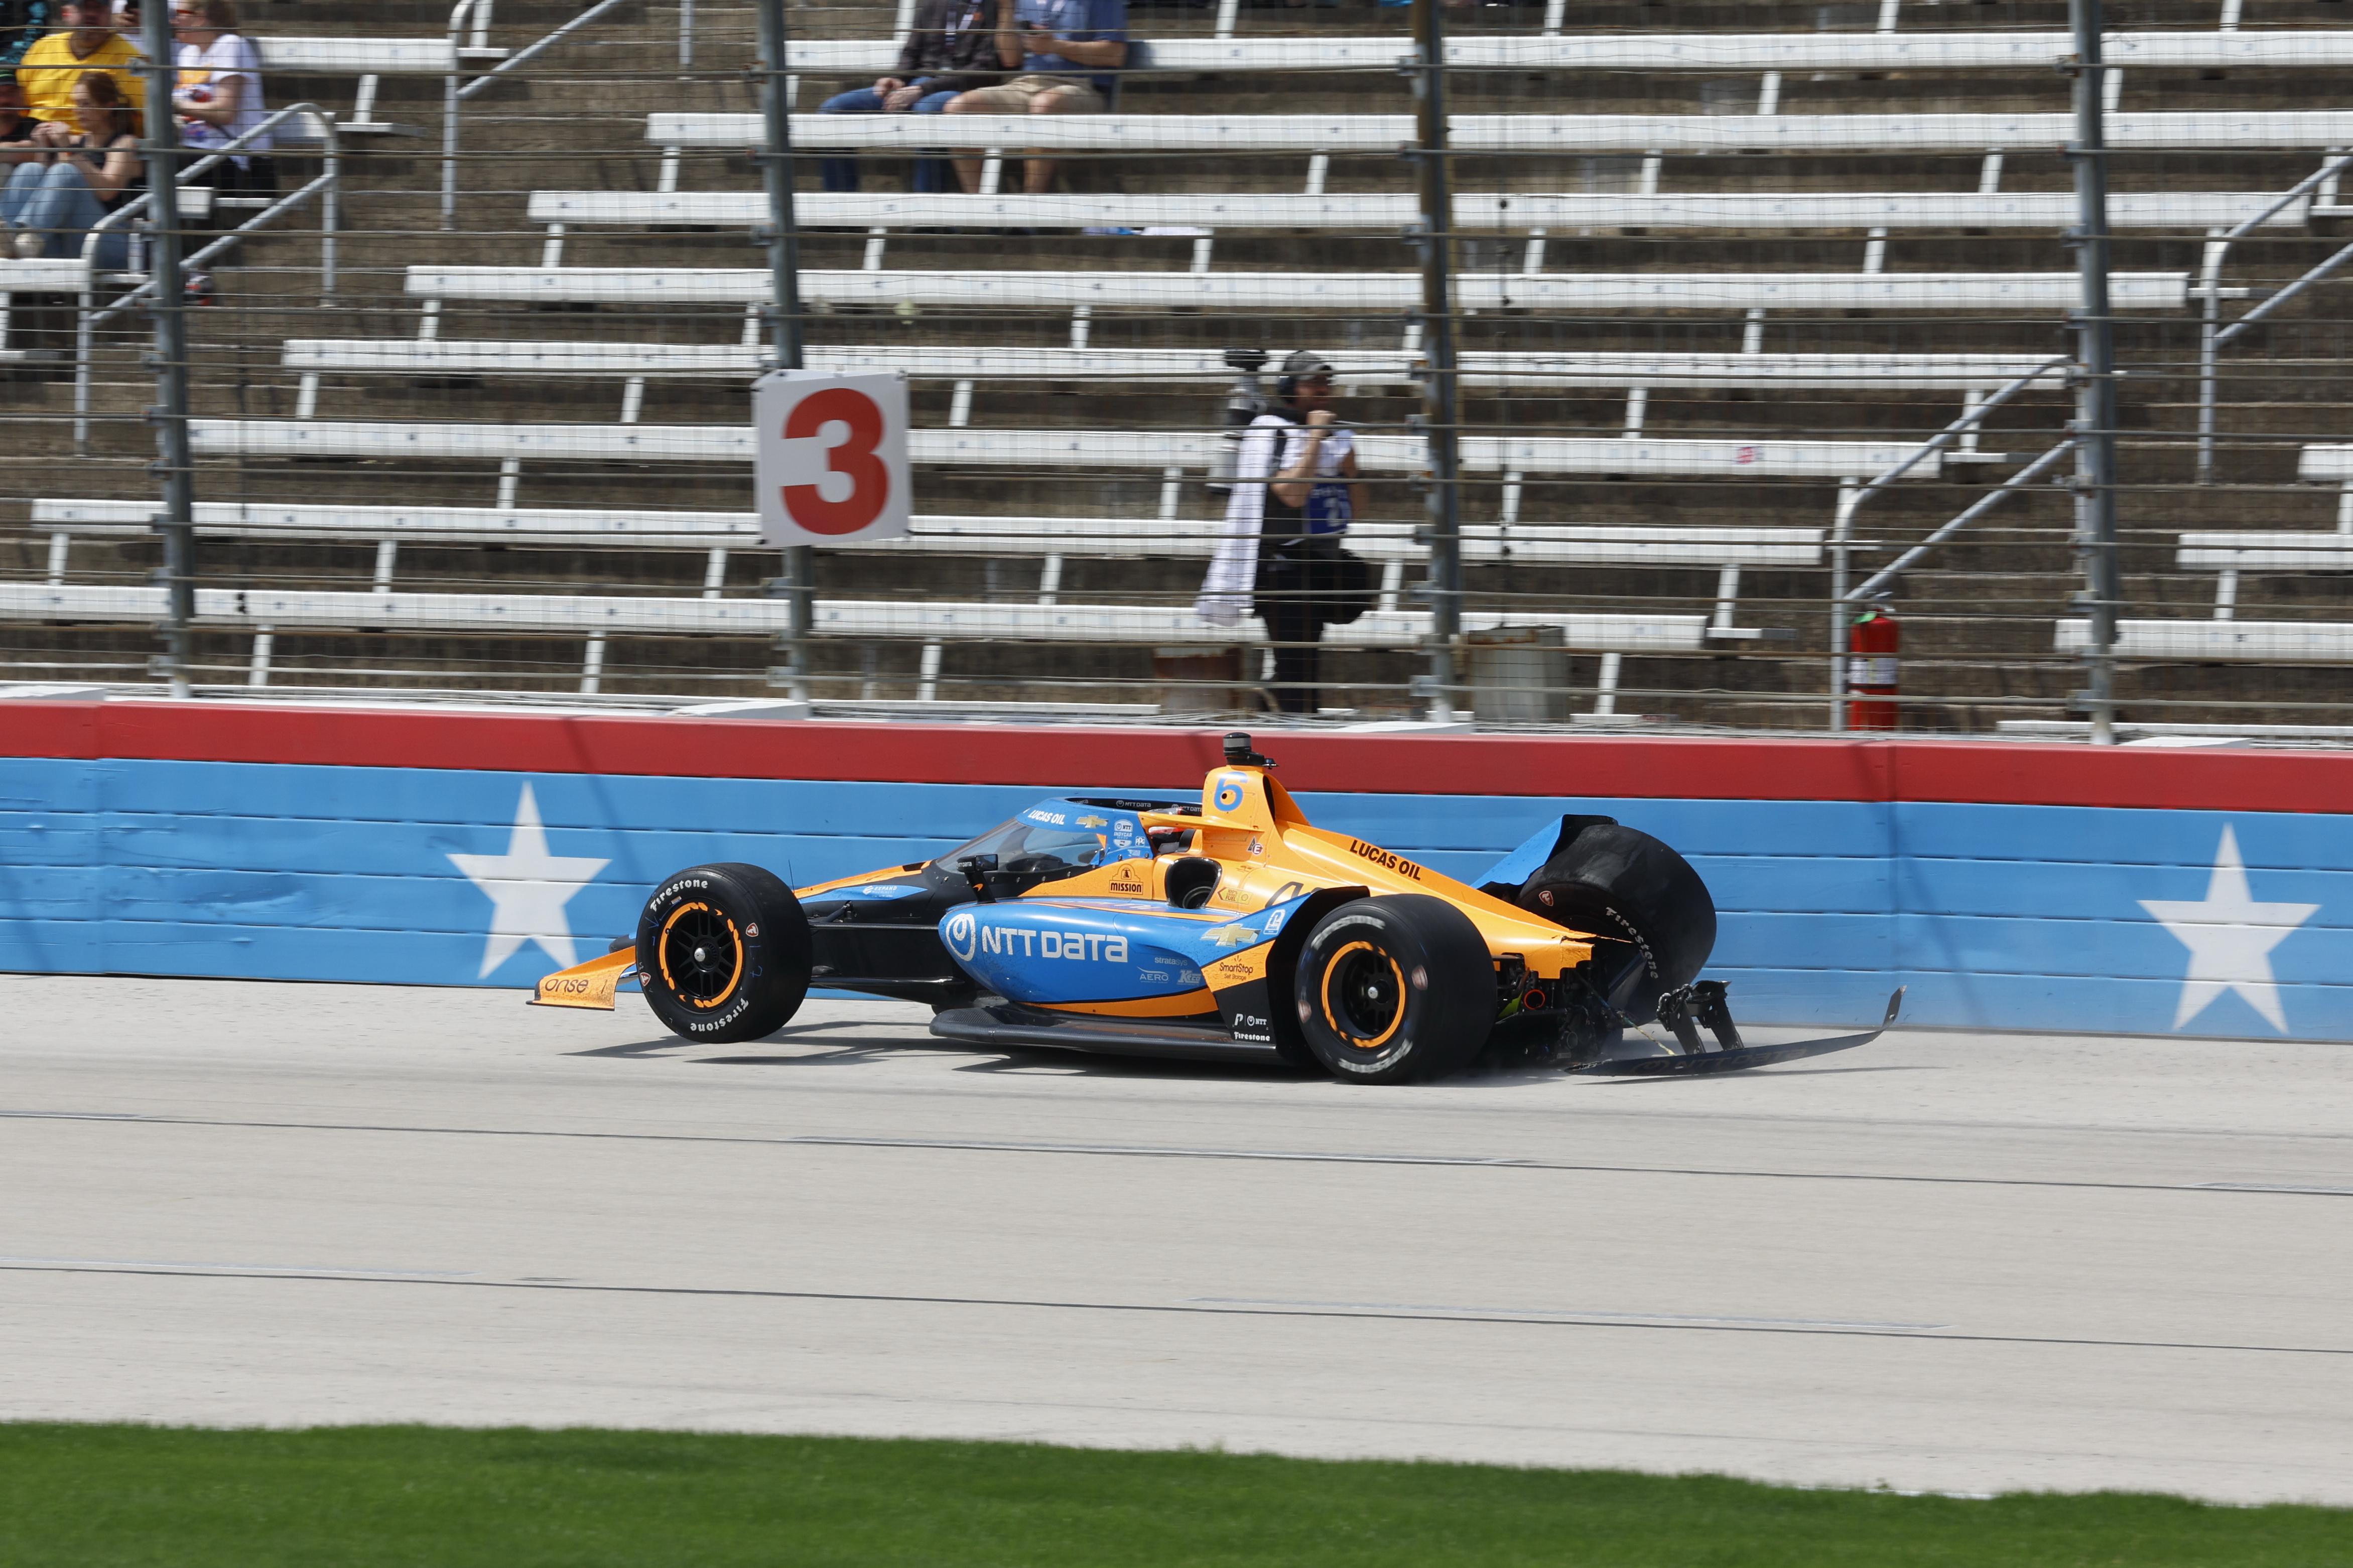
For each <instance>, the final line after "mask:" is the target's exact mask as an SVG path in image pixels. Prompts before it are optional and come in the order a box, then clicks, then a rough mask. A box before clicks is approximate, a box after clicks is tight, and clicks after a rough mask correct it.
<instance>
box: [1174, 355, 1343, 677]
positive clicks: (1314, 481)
mask: <svg viewBox="0 0 2353 1568" xmlns="http://www.w3.org/2000/svg"><path fill="white" fill-rule="evenodd" d="M1274 390H1275V395H1276V397H1277V398H1278V399H1280V401H1279V402H1278V403H1277V404H1276V405H1275V406H1273V407H1271V408H1270V409H1268V410H1267V411H1266V412H1265V413H1263V414H1261V415H1260V416H1258V417H1257V418H1255V419H1253V420H1251V421H1250V428H1249V430H1248V431H1247V432H1246V433H1245V434H1244V435H1243V437H1242V449H1241V451H1240V454H1239V455H1238V456H1237V457H1236V458H1235V462H1234V475H1235V483H1234V489H1233V498H1232V500H1229V501H1228V502H1227V504H1226V527H1225V534H1224V537H1223V539H1222V540H1221V541H1220V542H1219V546H1218V553H1217V555H1216V557H1215V558H1214V559H1212V560H1211V561H1210V563H1209V574H1208V578H1207V579H1206V580H1205V581H1204V582H1203V583H1202V584H1201V595H1200V597H1199V598H1198V600H1197V601H1195V604H1194V611H1195V613H1196V614H1198V615H1199V616H1201V618H1202V619H1204V620H1207V621H1212V622H1215V623H1217V624H1219V625H1220V626H1232V625H1235V624H1236V623H1238V622H1239V621H1240V619H1241V618H1242V616H1243V615H1244V614H1245V608H1244V606H1245V605H1247V606H1249V608H1248V612H1247V613H1250V614H1253V615H1256V616H1258V617H1259V618H1260V619H1261V620H1263V621H1264V622H1265V623H1266V636H1267V640H1268V642H1270V643H1271V644H1272V645H1273V647H1274V679H1275V694H1274V702H1275V707H1276V708H1277V709H1279V710H1282V712H1285V713H1314V711H1315V710H1316V709H1317V707H1318V706H1320V704H1321V700H1322V694H1321V693H1320V692H1318V691H1317V690H1316V689H1315V682H1316V677H1317V673H1318V668H1317V667H1318V664H1319V662H1320V660H1319V657H1318V651H1317V648H1316V644H1317V643H1319V642H1320V641H1322V640H1323V637H1324V627H1325V626H1345V625H1346V624H1347V623H1348V622H1350V621H1353V620H1355V619H1356V617H1357V616H1361V615H1363V614H1364V613H1365V611H1366V609H1367V608H1369V607H1370V605H1371V603H1372V574H1371V569H1370V568H1368V567H1367V566H1366V564H1365V563H1363V562H1362V561H1360V560H1358V559H1357V558H1356V556H1354V555H1351V554H1349V553H1348V552H1346V551H1345V550H1343V549H1341V548H1340V538H1341V535H1343V534H1344V533H1345V532H1346V531H1347V528H1348V523H1349V521H1350V520H1351V519H1353V518H1354V517H1355V516H1356V513H1357V512H1358V511H1360V510H1362V509H1363V505H1364V488H1365V487H1364V486H1363V485H1362V484H1360V483H1358V482H1356V438H1355V437H1353V436H1352V435H1350V434H1349V432H1348V431H1347V429H1346V428H1345V427H1344V426H1341V425H1339V423H1338V422H1337V420H1336V419H1335V417H1334V416H1333V413H1332V365H1331V363H1330V362H1329V361H1327V360H1326V359H1324V356H1323V355H1321V354H1319V353H1315V352H1314V350H1313V349H1301V350H1299V351H1297V352H1296V353H1293V354H1292V355H1291V357H1290V358H1288V359H1286V360H1284V361H1283V362H1282V376H1281V377H1280V378H1279V379H1278V380H1277V381H1276V382H1275V384H1274ZM1254 480H1255V481H1258V482H1255V483H1253V482H1251V481H1254Z"/></svg>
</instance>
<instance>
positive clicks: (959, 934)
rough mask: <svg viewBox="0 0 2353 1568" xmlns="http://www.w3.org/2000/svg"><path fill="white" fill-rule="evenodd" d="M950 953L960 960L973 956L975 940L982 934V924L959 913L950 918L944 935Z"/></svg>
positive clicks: (965, 914)
mask: <svg viewBox="0 0 2353 1568" xmlns="http://www.w3.org/2000/svg"><path fill="white" fill-rule="evenodd" d="M944 934H945V935H946V937H947V943H948V951H949V952H952V953H955V955H956V957H958V958H960V959H964V958H970V957H971V956H972V955H973V951H974V945H975V939H976V938H977V937H978V936H979V934H980V922H979V921H976V920H974V919H973V918H972V916H971V915H970V914H968V913H964V912H958V913H956V914H953V915H950V916H949V917H948V923H947V928H946V931H945V933H944Z"/></svg>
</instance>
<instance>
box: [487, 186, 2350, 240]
mask: <svg viewBox="0 0 2353 1568" xmlns="http://www.w3.org/2000/svg"><path fill="white" fill-rule="evenodd" d="M2277 199H2278V198H2277V197H2276V196H2275V195H2273V194H2271V193H2268V192H2262V191H2158V192H2149V191H2142V192H2118V193H2116V194H2115V195H2111V196H2110V198H2109V203H2108V221H2109V225H2110V226H2111V227H2112V228H2124V229H2130V228H2158V229H2195V230H2205V229H2211V228H2228V227H2231V226H2233V225H2236V224H2239V223H2242V222H2245V221H2246V220H2248V219H2250V218H2253V217H2255V216H2258V215H2260V214H2262V213H2263V212H2264V211H2266V210H2267V209H2269V208H2270V207H2271V206H2272V205H2274V202H2276V201H2277ZM528 210H529V213H530V221H532V222H533V223H535V224H563V225H566V226H576V225H625V226H647V225H654V224H688V225H716V226H724V227H741V228H749V227H750V226H752V225H754V224H755V223H761V222H765V221H766V218H767V211H768V208H767V198H766V197H765V195H762V194H761V193H759V192H758V191H671V192H661V191H538V192H534V193H533V195H532V197H531V201H530V205H529V209H528ZM794 211H795V214H796V215H797V217H798V219H799V221H800V223H801V224H802V225H803V226H805V227H809V228H874V227H885V228H899V227H907V226H955V227H964V228H1046V229H1075V228H1095V227H1116V226H1134V225H1155V226H1168V227H1172V228H1179V229H1208V230H1219V229H1292V230H1296V229H1323V230H1337V231H1344V232H1357V233H1381V234H1395V233H1398V232H1400V231H1401V230H1403V229H1405V228H1406V227H1408V226H1410V225H1412V224H1415V223H1418V222H1419V219H1420V216H1421V210H1420V203H1419V198H1418V197H1416V196H1412V195H1390V194H1378V193H1373V194H1363V195H1277V194H1271V193H1269V194H1262V195H1194V194H1177V195H1121V194H1113V193H1102V194H1090V195H1039V196H1030V195H895V194H869V193H864V192H830V191H821V192H814V193H806V192H805V193H803V194H802V195H799V196H798V197H797V198H796V200H795V203H794ZM2074 216H2075V197H2074V195H2073V193H2071V192H2065V191H2036V192H2023V193H1995V194H1992V195H1978V194H1972V193H1968V192H1950V191H1936V192H1884V193H1869V192H1841V193H1811V192H1809V193H1803V194H1799V193H1789V194H1782V195H1704V194H1689V195H1683V194H1679V195H1540V194H1523V195H1502V194H1493V193H1478V194H1474V193H1465V194H1462V195H1457V196H1456V197H1455V198H1454V222H1455V226H1457V227H1458V228H1459V229H1463V230H1493V231H1501V232H1505V233H1523V232H1525V231H1527V230H1529V229H1546V230H1548V231H1558V230H1563V229H1577V228H1623V227H1636V228H1651V229H1730V230H1744V229H1808V230H1850V229H1851V230H1857V231H1861V230H1867V229H1873V228H1883V229H1890V230H1895V229H1928V230H1948V229H1958V228H1987V229H1997V228H1999V229H2033V230H2039V231H2042V232H2045V233H2055V232H2057V231H2059V230H2062V229H2064V228H2065V227H2067V226H2068V225H2070V224H2071V223H2073V221H2074ZM2304 221H2305V219H2304V215H2303V214H2302V213H2301V212H2300V211H2298V210H2297V209H2296V207H2295V205H2289V206H2287V207H2286V208H2284V209H2283V210H2281V211H2279V212H2276V213H2274V214H2273V215H2272V216H2271V217H2270V218H2269V219H2268V220H2267V222H2268V225H2269V226H2273V227H2280V228H2292V227H2296V226H2301V225H2302V224H2303V223H2304Z"/></svg>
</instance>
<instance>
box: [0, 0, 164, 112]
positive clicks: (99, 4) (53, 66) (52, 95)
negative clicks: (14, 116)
mask: <svg viewBox="0 0 2353 1568" xmlns="http://www.w3.org/2000/svg"><path fill="white" fill-rule="evenodd" d="M58 21H59V22H60V23H61V24H62V25H63V27H64V30H63V31H61V32H56V33H51V34H50V35H49V36H48V37H46V38H43V39H41V40H40V41H39V42H38V43H37V44H35V45H34V46H33V47H31V48H29V49H26V51H25V58H24V59H22V60H21V61H19V62H18V63H17V66H16V79H17V80H18V81H20V82H22V83H23V84H24V87H25V96H26V99H27V100H29V102H30V106H31V109H32V111H33V118H34V119H36V120H45V121H53V122H61V123H62V124H63V125H64V126H65V128H66V129H67V130H68V131H69V132H79V131H82V130H85V129H87V128H86V127H84V126H83V125H82V124H81V123H80V122H79V121H76V120H75V119H74V84H75V83H76V82H78V81H79V80H81V79H82V78H83V77H84V76H87V75H90V74H92V73H103V74H105V75H107V76H109V77H111V78H112V79H114V85H115V87H116V88H117V89H118V92H117V97H118V98H119V99H120V100H121V101H122V102H124V103H136V102H138V101H139V94H140V90H141V88H140V80H139V66H140V63H141V61H142V58H144V57H142V55H141V54H140V53H139V51H138V50H137V49H135V48H133V47H132V45H131V40H130V39H128V38H126V37H123V36H122V35H121V34H120V33H118V32H116V31H115V30H114V8H113V7H112V6H111V5H110V4H108V0H65V4H64V5H61V6H59V7H58Z"/></svg>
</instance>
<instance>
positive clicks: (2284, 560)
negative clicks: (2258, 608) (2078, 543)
mask: <svg viewBox="0 0 2353 1568" xmlns="http://www.w3.org/2000/svg"><path fill="white" fill-rule="evenodd" d="M2296 473H2297V477H2298V478H2300V479H2305V480H2307V481H2311V482H2315V483H2321V484H2334V485H2336V486H2337V487H2338V489H2337V530H2336V531H2335V532H2333V533H2323V532H2320V531H2316V530H2310V529H2306V530H2298V531H2277V532H2273V531H2264V532H2253V531H2230V532H2222V533H2185V534H2183V535H2181V536H2180V540H2179V546H2178V548H2177V549H2176V550H2175V552H2174V557H2173V560H2174V564H2175V565H2177V566H2179V567H2181V568H2182V569H2183V570H2184V571H2189V572H2211V573H2213V574H2215V581H2214V619H2216V620H2218V621H2235V620H2236V619H2237V617H2238V604H2239V579H2240V576H2241V574H2277V575H2291V576H2302V575H2306V574H2311V573H2316V572H2353V447H2347V446H2323V445H2314V446H2308V447H2305V448H2304V449H2303V451H2302V452H2301V453H2300V454H2298V458H2297V462H2296ZM2158 624H2162V625H2167V626H2170V625H2172V624H2173V623H2171V622H2164V623H2158ZM2249 624H2253V623H2249ZM2295 624H2297V625H2302V624H2303V623H2295ZM2345 630H2346V632H2347V634H2348V637H2353V627H2347V628H2345ZM2309 641H2310V639H2308V638H2306V639H2304V641H2303V643H2302V644H2300V645H2299V646H2306V645H2308V644H2309ZM2218 657H2227V656H2218Z"/></svg>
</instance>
